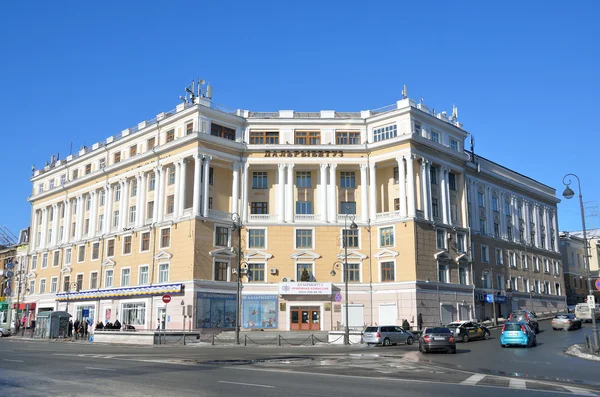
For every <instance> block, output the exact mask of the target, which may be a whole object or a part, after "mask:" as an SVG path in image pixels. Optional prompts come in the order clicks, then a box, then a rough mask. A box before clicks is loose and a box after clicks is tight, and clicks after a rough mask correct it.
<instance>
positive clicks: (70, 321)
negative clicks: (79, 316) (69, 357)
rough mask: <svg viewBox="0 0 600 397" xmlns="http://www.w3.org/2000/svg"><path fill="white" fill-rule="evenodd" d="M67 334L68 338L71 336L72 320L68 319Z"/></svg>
mask: <svg viewBox="0 0 600 397" xmlns="http://www.w3.org/2000/svg"><path fill="white" fill-rule="evenodd" d="M68 332H69V333H68V336H69V338H70V337H72V336H73V320H69V326H68Z"/></svg>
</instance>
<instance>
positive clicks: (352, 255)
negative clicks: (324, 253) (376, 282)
mask: <svg viewBox="0 0 600 397" xmlns="http://www.w3.org/2000/svg"><path fill="white" fill-rule="evenodd" d="M337 258H338V259H340V260H344V259H345V258H346V255H345V254H343V253H342V254H339V255H338V256H337ZM366 258H367V256H366V255H365V254H363V253H361V252H358V251H349V252H348V259H354V260H356V259H358V260H360V261H362V260H364V259H366Z"/></svg>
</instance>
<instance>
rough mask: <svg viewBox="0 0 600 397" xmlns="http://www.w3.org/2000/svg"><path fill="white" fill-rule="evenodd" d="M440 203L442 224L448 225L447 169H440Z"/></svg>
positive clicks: (442, 167)
mask: <svg viewBox="0 0 600 397" xmlns="http://www.w3.org/2000/svg"><path fill="white" fill-rule="evenodd" d="M440 171H441V172H440V201H441V202H442V203H441V204H442V222H444V224H446V225H449V224H450V220H449V219H450V216H449V212H450V209H449V208H448V199H447V197H448V168H446V167H444V166H441V167H440Z"/></svg>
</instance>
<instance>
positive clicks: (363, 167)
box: [321, 158, 402, 171]
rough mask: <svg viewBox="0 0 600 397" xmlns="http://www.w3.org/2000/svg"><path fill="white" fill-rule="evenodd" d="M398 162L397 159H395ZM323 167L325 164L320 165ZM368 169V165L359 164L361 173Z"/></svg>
mask: <svg viewBox="0 0 600 397" xmlns="http://www.w3.org/2000/svg"><path fill="white" fill-rule="evenodd" d="M396 160H398V159H396ZM400 161H402V158H400ZM323 167H327V164H321V168H323ZM368 168H369V165H368V164H360V170H361V171H366V170H367V169H368Z"/></svg>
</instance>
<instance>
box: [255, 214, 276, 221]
mask: <svg viewBox="0 0 600 397" xmlns="http://www.w3.org/2000/svg"><path fill="white" fill-rule="evenodd" d="M276 220H277V215H271V214H250V215H248V222H271V221H276Z"/></svg>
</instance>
